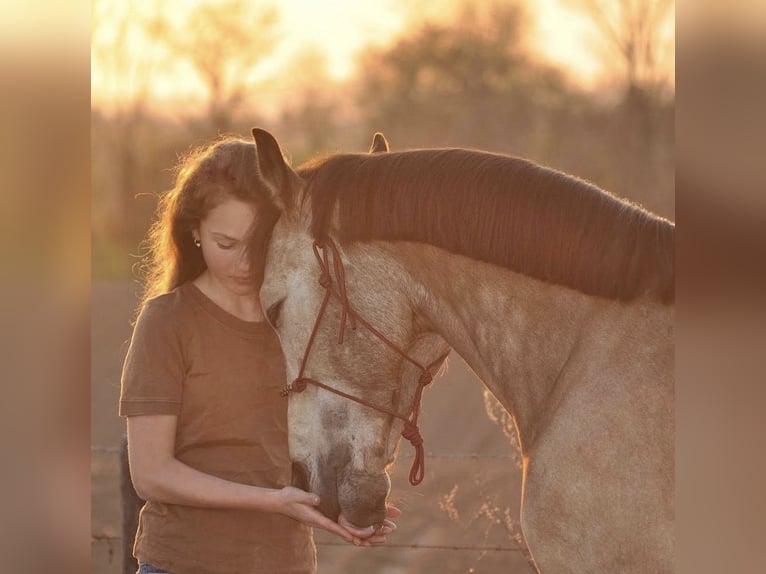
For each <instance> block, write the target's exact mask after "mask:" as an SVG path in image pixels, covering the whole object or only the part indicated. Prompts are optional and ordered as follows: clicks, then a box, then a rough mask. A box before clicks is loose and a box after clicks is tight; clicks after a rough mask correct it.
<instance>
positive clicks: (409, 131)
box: [359, 2, 566, 157]
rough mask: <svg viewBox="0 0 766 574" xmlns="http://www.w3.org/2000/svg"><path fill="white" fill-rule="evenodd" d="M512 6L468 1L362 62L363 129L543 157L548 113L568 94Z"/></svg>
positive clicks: (416, 142) (413, 141)
mask: <svg viewBox="0 0 766 574" xmlns="http://www.w3.org/2000/svg"><path fill="white" fill-rule="evenodd" d="M526 29H527V19H526V16H525V13H524V12H523V10H522V9H521V7H520V6H519V4H517V3H516V2H491V3H488V4H483V5H481V6H478V5H477V4H476V3H467V4H465V5H463V6H462V8H461V9H460V11H459V12H458V14H457V16H456V17H455V18H454V19H453V20H452V21H447V22H445V23H434V22H426V23H425V24H423V25H421V26H419V27H418V28H417V29H416V30H415V31H414V32H413V33H411V34H410V35H408V36H405V37H403V38H401V39H400V40H398V41H397V42H396V43H394V44H393V45H392V46H389V47H385V48H382V49H379V50H377V51H372V52H368V53H367V54H366V56H365V58H364V60H363V62H362V65H361V84H360V98H359V100H360V106H361V107H362V109H363V113H364V116H365V120H366V123H367V127H368V130H375V129H383V130H385V132H386V135H390V137H392V138H393V140H394V141H396V142H397V144H398V145H397V147H401V146H407V147H411V146H422V145H431V146H433V145H434V144H436V145H443V146H448V145H462V146H466V145H468V146H478V147H484V148H486V149H496V150H502V151H511V152H514V153H524V154H532V155H536V156H538V157H539V156H540V155H544V152H543V148H544V147H545V146H546V145H547V143H546V142H545V141H543V138H542V135H543V134H544V132H545V131H546V130H545V123H546V121H547V119H548V117H549V116H548V114H546V113H542V111H543V110H548V109H551V108H556V107H559V106H561V105H562V104H563V102H562V96H564V95H566V89H565V86H564V80H563V76H562V75H561V74H560V73H559V72H558V71H557V70H555V69H553V68H551V67H549V66H546V65H544V64H540V63H537V62H535V61H534V60H533V59H532V58H531V57H530V56H529V54H528V52H527V50H526V48H525V45H524V41H523V40H524V34H525V31H526Z"/></svg>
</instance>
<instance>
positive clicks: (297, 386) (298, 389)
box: [290, 378, 306, 393]
mask: <svg viewBox="0 0 766 574" xmlns="http://www.w3.org/2000/svg"><path fill="white" fill-rule="evenodd" d="M305 390H306V379H301V378H298V379H295V380H294V381H293V383H292V384H291V385H290V391H292V392H293V393H302V392H303V391H305Z"/></svg>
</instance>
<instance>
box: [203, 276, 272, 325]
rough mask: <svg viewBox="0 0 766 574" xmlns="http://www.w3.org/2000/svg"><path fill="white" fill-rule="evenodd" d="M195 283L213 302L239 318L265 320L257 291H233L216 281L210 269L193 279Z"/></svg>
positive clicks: (254, 320) (252, 320)
mask: <svg viewBox="0 0 766 574" xmlns="http://www.w3.org/2000/svg"><path fill="white" fill-rule="evenodd" d="M193 283H194V285H195V286H196V287H197V288H198V289H199V290H200V291H202V293H204V294H205V295H206V296H207V297H208V298H209V299H210V300H211V301H213V303H215V304H216V305H218V306H219V307H220V308H221V309H223V310H224V311H226V312H227V313H230V314H231V315H234V316H235V317H237V318H238V319H242V320H243V321H250V322H260V321H263V320H264V314H263V309H262V308H261V301H260V299H258V295H257V293H255V292H252V293H247V294H239V293H233V292H232V291H231V290H229V289H227V288H226V287H224V286H223V285H221V283H220V282H218V281H216V279H215V277H213V276H212V275H211V274H210V273H209V272H208V271H205V272H203V273H202V274H201V275H200V276H199V277H197V278H196V279H195V280H194V281H193Z"/></svg>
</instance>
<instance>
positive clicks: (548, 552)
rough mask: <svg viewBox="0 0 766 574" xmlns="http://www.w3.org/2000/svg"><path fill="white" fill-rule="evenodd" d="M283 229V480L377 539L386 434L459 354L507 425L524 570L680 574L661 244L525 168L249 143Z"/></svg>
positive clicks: (265, 136) (267, 282)
mask: <svg viewBox="0 0 766 574" xmlns="http://www.w3.org/2000/svg"><path fill="white" fill-rule="evenodd" d="M253 135H254V139H255V142H256V148H257V149H256V153H257V154H258V165H259V170H260V179H261V183H262V185H264V186H266V187H267V188H269V190H270V191H271V193H272V197H273V200H274V203H275V204H276V205H277V206H278V207H279V209H280V210H281V216H280V219H279V220H278V221H277V223H276V224H275V227H274V229H273V231H272V235H271V239H270V243H269V246H268V257H267V264H266V273H265V278H264V283H263V286H262V289H261V293H260V296H261V301H262V304H263V306H264V309H266V310H267V316H268V317H269V320H270V321H271V322H272V324H273V325H274V327H275V329H276V331H277V332H278V334H279V337H280V340H281V342H282V348H283V352H284V354H285V359H286V365H287V374H288V383H289V384H288V386H287V388H286V391H285V394H286V395H288V396H289V407H288V424H289V440H290V451H291V458H292V460H293V469H294V473H293V474H294V481H295V483H296V484H298V485H300V486H302V487H303V488H307V489H310V490H312V491H315V492H318V493H319V494H320V496H321V498H322V506H321V510H322V511H323V512H324V513H325V514H326V515H327V516H329V517H331V518H337V516H338V515H339V513H340V512H343V514H344V515H345V516H346V517H347V518H349V519H350V520H351V521H352V522H354V523H355V524H357V525H359V526H366V525H368V524H371V523H375V522H379V521H380V520H381V519H382V517H383V514H384V512H385V500H386V497H387V495H388V490H389V485H390V482H389V480H388V475H387V472H386V469H387V467H388V465H390V464H391V462H392V461H393V460H394V458H395V456H396V452H397V447H398V444H399V440H400V436H402V435H403V436H404V437H405V438H407V439H408V440H409V441H410V442H412V444H413V445H414V446H415V448H416V457H415V464H414V466H413V471H412V472H411V475H410V480H411V481H412V482H413V483H417V482H419V481H420V480H421V479H422V478H423V458H422V455H423V450H422V437H421V436H420V435H419V432H418V428H417V414H418V409H419V404H420V396H421V393H422V390H423V387H424V386H425V385H427V384H428V383H429V382H430V380H431V378H432V376H433V374H434V372H435V370H436V369H438V367H439V365H440V364H441V362H442V361H443V358H444V356H445V355H446V353H447V352H448V351H449V350H450V348H453V349H454V350H455V351H457V352H458V353H459V354H460V355H461V356H462V357H463V359H465V361H466V362H467V363H468V365H469V366H470V367H471V368H472V369H473V371H474V372H475V373H476V374H477V375H478V376H479V378H480V379H481V380H482V381H483V383H484V384H485V385H486V387H487V388H488V389H489V390H490V391H491V392H492V393H493V395H494V396H495V397H496V398H497V399H498V401H499V402H500V403H501V404H502V405H503V406H504V408H505V409H506V410H507V411H508V412H509V413H510V414H511V415H512V417H513V420H514V422H515V425H516V428H517V431H518V435H519V444H520V447H521V451H522V459H523V487H522V507H521V525H522V530H523V533H524V536H525V538H526V541H527V544H528V546H529V549H530V551H531V554H532V556H533V558H534V562H535V564H536V567H537V568H538V570H539V571H540V572H543V574H550V573H554V572H562V573H563V572H566V573H592V572H671V571H672V569H673V548H674V542H673V540H674V537H673V522H674V511H673V489H674V456H673V454H674V450H673V442H674V440H673V434H674V411H673V378H672V373H673V356H674V355H673V320H674V281H675V279H674V236H675V226H674V225H673V224H672V223H671V222H669V221H667V220H664V219H662V218H660V217H657V216H655V215H653V214H651V213H648V212H646V211H645V210H643V209H641V208H639V207H637V206H635V205H632V204H630V203H628V202H626V201H623V200H621V199H618V198H616V197H614V196H612V195H610V194H608V193H606V192H604V191H602V190H600V189H598V188H597V187H595V186H593V185H591V184H589V183H587V182H584V181H582V180H579V179H577V178H574V177H571V176H568V175H566V174H563V173H560V172H557V171H555V170H551V169H547V168H544V167H541V166H538V165H536V164H534V163H532V162H529V161H527V160H523V159H519V158H513V157H508V156H504V155H498V154H491V153H486V152H479V151H471V150H463V149H434V150H413V151H405V152H391V153H381V154H371V155H370V154H336V155H332V156H328V157H325V158H321V159H318V160H315V161H313V162H310V163H308V164H306V165H304V166H301V167H300V168H298V169H297V170H293V169H292V168H291V167H290V166H289V165H288V163H287V162H286V161H285V160H284V158H283V155H282V152H281V149H280V147H279V145H278V143H277V142H276V140H275V139H274V138H273V137H272V136H271V135H270V134H269V133H268V132H265V131H263V130H259V129H255V130H253Z"/></svg>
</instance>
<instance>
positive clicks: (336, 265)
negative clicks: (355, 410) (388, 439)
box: [281, 238, 449, 486]
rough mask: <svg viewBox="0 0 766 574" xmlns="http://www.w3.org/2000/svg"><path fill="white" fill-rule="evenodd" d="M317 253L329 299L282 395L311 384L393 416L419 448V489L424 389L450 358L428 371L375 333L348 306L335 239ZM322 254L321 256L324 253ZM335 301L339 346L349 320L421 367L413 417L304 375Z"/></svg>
mask: <svg viewBox="0 0 766 574" xmlns="http://www.w3.org/2000/svg"><path fill="white" fill-rule="evenodd" d="M313 249H314V255H315V256H316V259H317V261H318V262H319V267H320V269H321V274H320V276H319V284H320V285H321V286H322V287H324V288H325V296H324V299H323V300H322V305H321V306H320V307H319V313H318V314H317V318H316V321H315V322H314V328H313V330H312V331H311V336H310V337H309V342H308V344H307V345H306V352H305V353H304V355H303V361H302V362H301V370H300V372H299V373H298V377H297V378H296V379H295V380H294V381H293V382H292V383H291V384H289V385H287V386H286V387H285V388H284V389H282V392H281V395H282V396H285V397H286V396H288V395H289V394H290V393H302V392H303V391H304V390H306V385H307V384H312V385H314V386H316V387H320V388H323V389H325V390H327V391H330V392H331V393H335V394H336V395H339V396H341V397H344V398H346V399H349V400H351V401H354V402H357V403H359V404H361V405H364V406H366V407H369V408H371V409H374V410H376V411H379V412H382V413H385V414H387V415H390V416H392V417H395V418H397V419H400V420H402V421H404V429H403V430H402V436H403V437H404V438H405V439H407V440H408V441H410V443H411V444H412V446H413V447H415V459H414V460H413V462H412V467H411V468H410V476H409V479H410V484H412V485H414V486H416V485H418V484H420V483H421V482H422V480H423V476H424V473H425V455H424V451H423V437H422V435H421V434H420V429H419V428H418V415H419V414H420V401H421V398H422V396H423V389H424V388H425V387H426V386H428V385H429V384H430V383H431V381H432V380H433V377H434V375H433V372H432V369H434V368H435V367H437V366H439V365H440V364H441V363H442V362H443V361H444V359H446V358H447V355H448V354H449V353H447V354H445V355H442V356H441V357H439V358H438V359H436V360H435V361H434V362H433V363H431V364H430V365H428V366H427V367H424V366H423V365H421V364H420V363H419V362H418V361H416V360H415V359H413V358H412V357H410V356H409V355H407V353H405V352H404V351H402V350H401V349H399V347H397V346H396V345H395V344H394V343H392V342H391V341H390V340H389V339H388V338H387V337H385V336H384V335H383V334H382V333H380V331H378V330H377V329H375V327H373V326H372V325H370V324H369V323H368V322H367V321H365V320H364V319H363V318H362V317H360V316H359V315H358V314H357V313H356V311H354V310H353V309H352V308H351V304H350V303H349V302H348V296H347V293H346V275H345V270H344V268H343V262H342V261H341V258H340V253H339V252H338V248H337V246H336V245H335V243H334V242H333V241H332V240H331V239H329V238H328V239H325V240H316V241H314V245H313ZM320 250H321V253H320ZM328 251H331V252H332V264H333V266H332V270H333V271H334V272H335V284H336V285H337V290H336V289H335V288H334V286H333V281H332V277H331V274H330V273H331V268H330V258H329V252H328ZM331 297H335V298H336V299H338V301H339V302H340V305H341V309H342V311H341V318H340V330H339V333H338V343H339V344H342V343H343V338H344V336H345V332H346V320H348V321H350V322H351V328H352V329H356V322H357V321H358V322H359V323H361V324H362V326H364V327H365V328H367V330H368V331H370V332H371V333H372V334H373V335H375V336H376V337H377V338H378V339H380V340H381V341H383V343H385V344H386V345H387V346H389V347H390V348H392V349H393V350H394V351H396V352H397V353H399V355H400V356H401V357H402V358H404V359H405V360H406V361H409V362H410V363H411V364H413V365H414V366H415V367H417V368H418V369H419V370H420V373H421V374H420V378H419V379H418V386H417V389H416V390H415V398H414V399H413V401H412V410H411V414H410V415H409V416H405V415H403V414H401V413H398V412H396V411H393V410H391V409H388V408H386V407H382V406H380V405H376V404H375V403H371V402H369V401H366V400H364V399H362V398H359V397H355V396H353V395H349V394H347V393H344V392H343V391H339V390H338V389H334V388H332V387H330V386H328V385H326V384H324V383H322V382H321V381H317V380H315V379H312V378H309V377H305V376H304V372H305V370H306V363H307V362H308V358H309V353H310V352H311V347H312V346H313V344H314V339H315V337H316V334H317V332H318V330H319V324H320V323H321V322H322V317H324V312H325V310H326V309H327V304H328V302H329V301H330V298H331Z"/></svg>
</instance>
